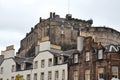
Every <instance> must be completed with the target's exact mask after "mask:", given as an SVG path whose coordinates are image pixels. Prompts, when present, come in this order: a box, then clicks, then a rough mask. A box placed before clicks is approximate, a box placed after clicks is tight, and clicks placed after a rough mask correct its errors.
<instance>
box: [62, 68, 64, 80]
mask: <svg viewBox="0 0 120 80" xmlns="http://www.w3.org/2000/svg"><path fill="white" fill-rule="evenodd" d="M62 80H65V70H62Z"/></svg>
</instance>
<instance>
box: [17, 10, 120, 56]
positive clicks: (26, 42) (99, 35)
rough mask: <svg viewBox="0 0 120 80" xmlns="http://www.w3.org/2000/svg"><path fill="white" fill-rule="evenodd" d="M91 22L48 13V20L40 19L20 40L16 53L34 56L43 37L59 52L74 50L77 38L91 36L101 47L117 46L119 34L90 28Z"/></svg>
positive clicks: (104, 29)
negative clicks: (36, 47)
mask: <svg viewBox="0 0 120 80" xmlns="http://www.w3.org/2000/svg"><path fill="white" fill-rule="evenodd" d="M92 23H93V21H92V20H81V19H76V18H72V15H71V14H67V15H66V18H61V17H60V16H59V15H56V14H55V13H52V12H51V13H50V17H49V18H48V19H42V18H40V20H39V23H37V24H36V25H35V26H34V28H31V31H30V32H29V33H26V37H25V38H24V39H22V40H21V42H20V48H19V51H18V53H17V54H18V55H19V56H24V57H31V56H35V46H36V45H38V43H39V42H41V40H42V39H43V38H44V37H49V39H50V42H51V43H52V44H54V45H57V46H61V50H64V51H65V50H70V49H76V45H77V36H79V35H81V36H87V37H88V36H92V37H93V38H94V40H95V41H96V42H102V44H103V45H108V44H119V43H120V33H119V32H118V31H115V30H113V29H111V28H106V27H92Z"/></svg>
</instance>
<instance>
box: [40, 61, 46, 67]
mask: <svg viewBox="0 0 120 80" xmlns="http://www.w3.org/2000/svg"><path fill="white" fill-rule="evenodd" d="M44 67H45V60H41V68H44Z"/></svg>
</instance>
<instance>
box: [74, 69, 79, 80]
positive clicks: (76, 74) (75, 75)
mask: <svg viewBox="0 0 120 80" xmlns="http://www.w3.org/2000/svg"><path fill="white" fill-rule="evenodd" d="M78 78H79V77H78V71H77V70H75V71H74V80H78Z"/></svg>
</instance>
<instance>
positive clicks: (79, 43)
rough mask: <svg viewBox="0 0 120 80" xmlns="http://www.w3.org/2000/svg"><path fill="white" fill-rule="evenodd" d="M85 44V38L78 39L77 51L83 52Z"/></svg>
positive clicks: (79, 37)
mask: <svg viewBox="0 0 120 80" xmlns="http://www.w3.org/2000/svg"><path fill="white" fill-rule="evenodd" d="M83 42H84V37H82V36H78V37H77V50H78V51H82V50H83Z"/></svg>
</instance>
